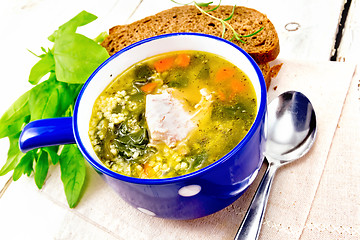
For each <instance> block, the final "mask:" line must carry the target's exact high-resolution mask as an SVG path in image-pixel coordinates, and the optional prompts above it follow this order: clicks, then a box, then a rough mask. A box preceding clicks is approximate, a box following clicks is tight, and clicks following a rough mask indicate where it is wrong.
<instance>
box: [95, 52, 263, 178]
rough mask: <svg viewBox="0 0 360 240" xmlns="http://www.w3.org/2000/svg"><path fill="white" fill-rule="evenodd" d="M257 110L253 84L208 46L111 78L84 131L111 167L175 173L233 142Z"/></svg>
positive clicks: (209, 159) (142, 174) (147, 174)
mask: <svg viewBox="0 0 360 240" xmlns="http://www.w3.org/2000/svg"><path fill="white" fill-rule="evenodd" d="M256 111H257V106H256V94H255V90H254V87H253V86H252V83H251V81H250V80H249V78H248V77H247V76H246V75H245V74H244V73H243V72H242V71H241V70H240V69H239V68H238V67H236V66H235V65H233V64H232V63H230V62H228V61H227V60H225V59H223V58H222V57H220V56H217V55H215V54H211V53H207V52H200V51H177V52H170V53H166V54H161V55H157V56H154V57H151V58H148V59H145V60H143V61H141V62H139V63H137V64H135V65H133V66H131V67H130V68H129V69H127V70H126V71H124V72H123V73H122V74H120V75H119V76H117V77H116V78H115V79H114V80H113V81H112V82H111V83H110V85H109V86H108V87H107V88H106V89H105V90H104V91H103V92H102V93H101V94H100V96H99V97H98V98H97V99H96V101H95V104H94V107H93V112H92V116H91V119H90V128H89V137H90V140H91V144H92V146H93V148H94V151H95V153H96V155H97V156H98V157H99V159H100V160H101V161H102V162H103V164H104V165H105V166H107V167H108V168H109V169H111V170H113V171H115V172H118V173H120V174H123V175H127V176H131V177H137V178H169V177H176V176H180V175H184V174H187V173H190V172H193V171H196V170H199V169H201V168H203V167H206V166H208V165H210V164H212V163H214V162H215V161H217V160H218V159H220V158H221V157H223V156H224V155H225V154H226V153H228V152H229V151H230V150H231V149H233V148H234V147H235V146H236V145H237V144H238V143H239V142H240V141H241V140H242V138H243V137H244V136H245V135H246V133H247V132H248V131H249V129H250V127H251V126H252V124H253V122H254V119H255V115H256Z"/></svg>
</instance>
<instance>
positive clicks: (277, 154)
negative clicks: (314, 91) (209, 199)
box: [235, 91, 317, 240]
mask: <svg viewBox="0 0 360 240" xmlns="http://www.w3.org/2000/svg"><path fill="white" fill-rule="evenodd" d="M316 130H317V127H316V115H315V111H314V108H313V106H312V104H311V102H310V100H309V99H308V98H307V97H306V96H305V95H304V94H302V93H300V92H296V91H288V92H285V93H283V94H281V95H280V96H278V97H277V98H276V99H274V100H273V101H272V102H271V103H270V104H269V106H268V125H267V140H266V150H265V154H264V155H265V158H266V160H267V162H268V168H267V170H266V172H265V174H264V176H263V179H262V180H261V182H260V185H259V187H258V189H257V190H256V193H255V195H254V198H253V200H252V202H251V204H250V207H249V209H248V211H247V213H246V215H245V218H244V220H243V222H242V224H241V226H240V228H239V230H238V232H237V234H236V236H235V239H242V240H245V239H252V240H253V239H257V238H258V236H259V232H260V227H261V224H262V220H263V217H264V214H265V210H266V204H267V200H268V197H269V192H270V188H271V184H272V182H273V179H274V176H275V172H276V170H277V169H278V168H279V167H281V166H283V165H285V164H287V163H290V162H292V161H294V160H296V159H299V158H301V157H302V156H304V155H305V154H306V153H307V152H308V151H309V150H310V148H311V147H312V145H313V143H314V141H315V138H316V132H317V131H316Z"/></svg>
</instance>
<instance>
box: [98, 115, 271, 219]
mask: <svg viewBox="0 0 360 240" xmlns="http://www.w3.org/2000/svg"><path fill="white" fill-rule="evenodd" d="M264 121H265V115H264V117H263V120H262V122H261V124H260V125H259V126H258V128H257V129H256V131H255V134H254V135H253V137H252V138H251V139H250V140H249V141H248V142H247V143H246V144H245V145H244V146H243V147H242V148H240V149H239V150H238V151H237V152H236V153H235V154H234V155H233V156H231V157H230V158H228V159H227V160H226V161H224V162H223V163H222V164H219V165H217V166H216V167H214V168H211V169H209V170H208V171H207V172H206V173H205V174H202V175H198V176H194V177H192V178H189V179H186V180H185V179H184V180H182V181H178V182H174V183H165V184H156V185H151V184H137V183H131V182H125V181H121V180H118V179H116V178H113V177H110V176H108V175H106V174H101V175H102V177H103V178H104V180H105V181H106V182H107V183H108V184H109V185H110V186H111V187H112V188H113V189H114V190H115V191H116V192H117V193H118V194H119V195H120V196H121V198H122V199H124V200H125V201H127V202H128V203H129V204H131V205H132V206H133V207H135V208H138V209H139V208H141V209H146V210H149V211H151V212H152V213H154V216H156V217H160V218H170V219H178V220H185V219H194V218H200V217H204V216H207V215H209V214H212V213H215V212H217V211H219V210H221V209H223V208H225V207H227V206H229V205H230V204H231V203H233V202H234V201H235V200H237V199H238V198H239V197H240V196H241V195H242V194H243V193H244V192H245V190H246V189H247V188H248V187H249V185H250V184H251V183H252V181H253V180H254V178H255V177H256V175H257V173H258V171H259V169H260V167H261V164H262V162H263V154H262V153H263V150H264V143H265V138H264ZM189 185H199V186H200V187H201V191H200V192H199V193H198V194H197V195H195V196H191V197H184V196H181V195H179V190H180V189H181V188H182V187H185V186H189Z"/></svg>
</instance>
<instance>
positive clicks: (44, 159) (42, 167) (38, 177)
mask: <svg viewBox="0 0 360 240" xmlns="http://www.w3.org/2000/svg"><path fill="white" fill-rule="evenodd" d="M48 170H49V157H48V153H47V152H45V151H42V150H41V151H40V154H39V156H38V159H37V161H36V165H35V176H34V178H35V183H36V186H37V187H38V188H39V189H41V188H42V186H43V185H44V182H45V179H46V176H47V173H48Z"/></svg>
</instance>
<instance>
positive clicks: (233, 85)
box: [230, 79, 245, 93]
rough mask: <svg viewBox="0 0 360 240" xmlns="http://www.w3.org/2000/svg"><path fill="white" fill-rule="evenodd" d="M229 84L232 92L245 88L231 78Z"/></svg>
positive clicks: (238, 91)
mask: <svg viewBox="0 0 360 240" xmlns="http://www.w3.org/2000/svg"><path fill="white" fill-rule="evenodd" d="M230 86H231V90H232V91H233V93H240V92H242V91H244V89H245V85H244V84H243V83H242V82H240V81H239V80H236V79H232V80H231V82H230Z"/></svg>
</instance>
